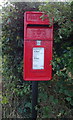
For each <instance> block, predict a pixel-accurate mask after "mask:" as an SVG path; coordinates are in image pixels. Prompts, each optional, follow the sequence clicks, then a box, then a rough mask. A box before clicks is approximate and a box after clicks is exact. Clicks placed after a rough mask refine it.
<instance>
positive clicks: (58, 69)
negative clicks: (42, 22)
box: [2, 2, 73, 118]
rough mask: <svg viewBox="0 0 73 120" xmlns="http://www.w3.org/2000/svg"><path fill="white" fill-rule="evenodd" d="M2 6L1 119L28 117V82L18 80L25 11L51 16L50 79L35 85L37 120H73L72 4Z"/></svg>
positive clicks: (29, 87) (29, 88)
mask: <svg viewBox="0 0 73 120" xmlns="http://www.w3.org/2000/svg"><path fill="white" fill-rule="evenodd" d="M5 5H6V6H5V7H3V10H2V11H3V13H2V22H3V23H2V32H3V34H2V56H3V64H2V65H3V100H2V104H3V110H4V111H3V117H4V118H6V117H30V116H31V95H30V94H31V82H25V81H23V76H22V75H23V46H24V45H23V28H24V24H23V19H24V12H25V11H38V10H39V11H45V14H48V15H49V19H50V20H51V18H52V16H54V47H53V61H52V65H53V79H52V80H51V81H47V82H39V98H38V106H37V109H38V117H39V118H40V117H41V118H57V117H59V118H60V117H73V116H72V111H73V109H72V107H73V88H72V87H73V82H72V81H73V75H72V74H73V46H72V44H73V41H72V39H73V21H72V20H73V2H72V3H65V4H63V3H49V4H48V3H45V4H44V3H42V5H41V3H40V4H39V3H27V2H25V3H9V2H8V3H6V4H5ZM39 5H40V6H39ZM38 6H39V8H38ZM42 17H43V16H42ZM51 22H52V20H51ZM9 108H10V109H9ZM16 111H17V113H16ZM13 112H14V113H13Z"/></svg>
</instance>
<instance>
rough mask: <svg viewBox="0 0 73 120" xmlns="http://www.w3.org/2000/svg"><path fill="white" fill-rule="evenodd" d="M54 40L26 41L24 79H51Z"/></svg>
mask: <svg viewBox="0 0 73 120" xmlns="http://www.w3.org/2000/svg"><path fill="white" fill-rule="evenodd" d="M51 60H52V41H48V40H46V41H45V42H44V41H41V43H39V42H38V44H37V40H36V41H30V40H28V41H25V42H24V68H25V71H24V72H25V74H24V80H31V81H32V80H40V81H42V80H44V81H45V80H50V79H51V77H52V76H51V73H52V66H51Z"/></svg>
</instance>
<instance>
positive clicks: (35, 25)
mask: <svg viewBox="0 0 73 120" xmlns="http://www.w3.org/2000/svg"><path fill="white" fill-rule="evenodd" d="M27 27H49V24H48V25H42V24H41V25H39V24H28V25H27Z"/></svg>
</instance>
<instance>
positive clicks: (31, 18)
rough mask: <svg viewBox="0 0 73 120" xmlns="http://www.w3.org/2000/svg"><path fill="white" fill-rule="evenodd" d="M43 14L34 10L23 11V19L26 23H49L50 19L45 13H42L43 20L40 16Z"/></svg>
mask: <svg viewBox="0 0 73 120" xmlns="http://www.w3.org/2000/svg"><path fill="white" fill-rule="evenodd" d="M42 15H44V12H36V11H26V12H25V13H24V20H25V22H26V24H45V25H49V24H50V21H49V19H48V18H47V17H48V16H47V15H44V20H43V19H42V18H41V16H42Z"/></svg>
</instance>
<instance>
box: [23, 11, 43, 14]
mask: <svg viewBox="0 0 73 120" xmlns="http://www.w3.org/2000/svg"><path fill="white" fill-rule="evenodd" d="M27 13H36V14H37V13H38V14H42V13H44V12H39V11H25V12H24V14H27Z"/></svg>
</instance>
